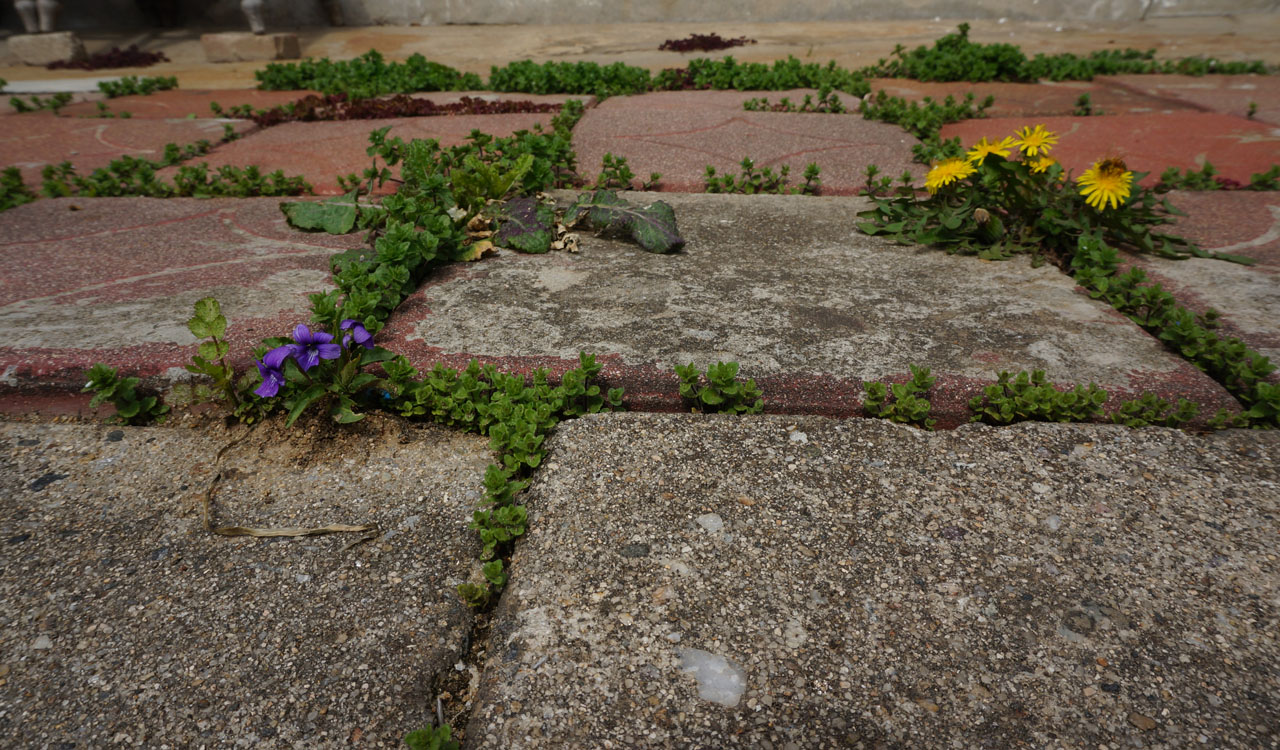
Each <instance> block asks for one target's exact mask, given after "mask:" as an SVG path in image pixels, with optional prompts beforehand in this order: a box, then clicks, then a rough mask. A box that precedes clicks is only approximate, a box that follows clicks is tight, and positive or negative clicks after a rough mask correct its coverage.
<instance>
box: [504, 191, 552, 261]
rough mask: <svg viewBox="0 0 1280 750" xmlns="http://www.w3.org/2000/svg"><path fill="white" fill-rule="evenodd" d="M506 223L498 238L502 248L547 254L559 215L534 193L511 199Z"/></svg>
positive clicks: (505, 215) (505, 207)
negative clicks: (556, 215)
mask: <svg viewBox="0 0 1280 750" xmlns="http://www.w3.org/2000/svg"><path fill="white" fill-rule="evenodd" d="M501 220H502V224H501V225H500V226H499V227H498V234H497V235H496V236H495V237H494V239H495V240H497V243H498V245H499V246H500V247H506V248H510V249H512V250H519V251H520V252H522V253H545V252H548V251H549V250H551V241H552V240H553V239H555V225H556V217H555V214H554V213H552V211H551V209H550V208H549V207H547V206H544V205H542V204H540V203H538V199H537V198H534V197H530V196H526V197H523V198H515V199H513V200H510V201H507V203H506V205H505V206H503V208H502V216H501Z"/></svg>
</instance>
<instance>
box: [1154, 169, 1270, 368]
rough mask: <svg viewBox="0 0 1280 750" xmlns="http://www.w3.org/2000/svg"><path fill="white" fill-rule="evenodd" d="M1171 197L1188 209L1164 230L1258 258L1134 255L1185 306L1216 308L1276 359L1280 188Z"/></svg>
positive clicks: (1226, 327) (1230, 331)
mask: <svg viewBox="0 0 1280 750" xmlns="http://www.w3.org/2000/svg"><path fill="white" fill-rule="evenodd" d="M1170 202H1171V203H1173V204H1174V205H1175V206H1177V207H1178V208H1179V209H1180V210H1182V211H1183V212H1185V213H1186V214H1187V216H1186V217H1184V218H1180V219H1179V220H1178V223H1177V224H1176V225H1174V226H1173V227H1172V228H1170V230H1169V233H1170V234H1176V235H1180V236H1182V237H1186V238H1187V239H1189V240H1192V241H1194V242H1196V243H1197V244H1199V245H1200V246H1201V247H1203V248H1204V249H1206V250H1213V251H1217V252H1222V253H1233V254H1236V255H1244V256H1248V257H1250V258H1252V259H1254V260H1255V261H1257V264H1256V265H1253V266H1243V265H1237V264H1234V263H1228V262H1225V261H1215V260H1200V259H1192V260H1185V261H1170V260H1163V259H1161V258H1152V257H1140V258H1136V259H1134V261H1133V262H1135V263H1136V264H1137V265H1140V266H1142V268H1143V269H1144V270H1145V271H1146V272H1147V274H1148V276H1149V277H1150V278H1151V280H1152V281H1153V282H1156V283H1159V284H1160V285H1161V286H1163V287H1164V288H1165V289H1167V290H1169V291H1170V292H1172V293H1173V295H1174V296H1175V297H1176V298H1177V299H1178V301H1179V302H1180V303H1182V304H1183V305H1185V306H1186V307H1188V308H1190V309H1192V310H1194V311H1196V312H1204V311H1205V310H1206V309H1208V308H1210V307H1212V308H1214V309H1216V310H1217V311H1218V312H1219V313H1221V314H1222V318H1221V319H1220V320H1221V323H1222V330H1223V332H1224V333H1225V334H1227V335H1230V336H1236V337H1238V338H1240V339H1241V340H1243V341H1244V342H1245V343H1246V344H1248V345H1249V346H1250V347H1251V348H1253V349H1254V350H1256V351H1259V352H1261V353H1262V354H1264V355H1266V356H1268V357H1270V358H1271V361H1272V362H1275V363H1280V326H1277V325H1276V321H1277V320H1280V193H1275V192H1249V191H1243V190H1233V191H1222V190H1215V191H1211V192H1194V193H1192V192H1175V193H1172V194H1170ZM1273 380H1280V375H1277V376H1276V377H1275V378H1273Z"/></svg>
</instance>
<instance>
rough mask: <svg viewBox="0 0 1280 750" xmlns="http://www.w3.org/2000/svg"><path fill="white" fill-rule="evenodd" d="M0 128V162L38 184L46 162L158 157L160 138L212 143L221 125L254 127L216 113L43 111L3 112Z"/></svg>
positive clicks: (82, 164)
mask: <svg viewBox="0 0 1280 750" xmlns="http://www.w3.org/2000/svg"><path fill="white" fill-rule="evenodd" d="M3 122H4V128H3V132H0V167H8V166H16V167H19V168H21V170H22V177H23V179H24V180H25V181H26V182H27V184H28V185H33V186H39V184H40V172H41V170H42V169H43V168H44V166H45V165H46V164H58V163H61V162H63V161H69V162H71V163H72V164H74V165H75V167H76V169H77V170H78V171H79V172H80V173H81V174H88V173H89V172H91V171H93V170H94V169H96V168H98V167H105V166H107V164H109V163H110V162H111V161H112V160H114V159H119V158H120V157H121V156H124V155H128V156H135V157H139V158H145V159H158V158H160V156H161V155H162V154H163V153H164V147H165V144H168V143H177V144H179V145H186V144H189V143H195V142H196V141H199V140H202V139H203V140H208V141H212V142H214V143H217V141H218V139H219V138H221V137H222V133H223V125H224V124H226V123H228V122H230V123H232V124H233V126H234V127H235V129H236V132H238V133H248V132H251V131H253V130H254V129H256V126H255V125H254V124H253V123H252V122H248V121H245V120H219V119H196V120H188V119H150V120H145V119H129V120H118V119H85V118H80V117H50V116H45V115H14V116H11V117H5V118H4V120H3Z"/></svg>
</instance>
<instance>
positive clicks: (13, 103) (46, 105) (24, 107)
mask: <svg viewBox="0 0 1280 750" xmlns="http://www.w3.org/2000/svg"><path fill="white" fill-rule="evenodd" d="M70 103H71V94H68V93H66V92H65V91H63V92H59V93H56V94H54V95H53V96H51V97H49V98H48V99H41V98H40V97H38V96H33V97H31V98H30V99H28V100H26V101H23V100H22V98H21V97H17V96H14V97H10V98H9V106H10V107H13V110H14V111H15V112H17V113H19V114H23V113H26V112H39V111H40V110H44V109H47V110H50V111H51V112H53V114H54V115H57V114H59V113H61V112H62V108H63V107H65V106H67V105H68V104H70Z"/></svg>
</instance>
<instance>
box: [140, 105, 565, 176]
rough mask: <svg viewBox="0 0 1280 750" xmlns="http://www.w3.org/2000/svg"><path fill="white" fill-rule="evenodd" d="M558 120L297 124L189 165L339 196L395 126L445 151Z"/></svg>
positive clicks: (544, 116)
mask: <svg viewBox="0 0 1280 750" xmlns="http://www.w3.org/2000/svg"><path fill="white" fill-rule="evenodd" d="M554 116H555V115H553V114H549V113H541V114H512V115H457V116H450V117H402V118H399V119H394V120H347V121H342V122H291V123H286V124H284V125H277V126H275V127H271V128H266V129H265V130H261V131H259V132H257V133H254V134H253V135H252V136H250V137H247V138H244V139H241V140H239V141H235V142H234V143H229V144H227V145H225V146H221V147H219V148H218V149H216V150H215V151H213V152H212V153H211V154H209V156H207V157H204V158H202V159H198V160H195V161H193V162H189V163H196V162H205V163H208V164H209V165H211V166H215V167H218V166H224V165H233V166H237V167H247V166H249V165H257V166H258V167H259V168H261V169H262V170H263V171H264V172H271V171H274V170H277V169H282V170H284V172H285V174H287V175H290V176H293V175H302V176H303V177H305V178H306V179H307V181H308V182H310V183H311V184H312V186H314V188H315V192H316V193H317V194H319V195H337V194H340V193H341V192H342V191H341V189H340V188H339V187H338V180H337V178H338V175H346V174H349V173H355V174H357V175H359V174H362V173H363V172H364V170H365V168H366V167H368V166H369V165H370V164H371V163H372V159H371V158H370V157H369V156H368V155H367V154H366V153H365V149H366V148H368V147H369V133H371V132H372V131H374V130H378V129H380V128H384V127H387V126H388V125H390V126H391V132H390V133H389V134H388V137H399V138H403V139H405V140H406V141H408V140H410V139H413V138H435V139H436V140H438V141H440V143H441V144H442V145H446V146H453V145H458V144H461V143H462V142H464V141H465V140H466V139H467V136H468V135H469V134H470V133H471V131H472V130H473V129H479V130H482V131H484V132H486V133H489V134H490V135H496V136H508V135H511V134H512V133H514V132H516V131H517V130H531V129H532V128H533V126H534V125H535V124H540V125H542V126H543V127H544V128H548V129H549V128H550V124H551V118H552V117H554ZM393 171H394V170H393ZM163 174H167V173H165V172H162V175H163Z"/></svg>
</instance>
